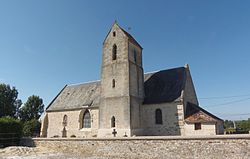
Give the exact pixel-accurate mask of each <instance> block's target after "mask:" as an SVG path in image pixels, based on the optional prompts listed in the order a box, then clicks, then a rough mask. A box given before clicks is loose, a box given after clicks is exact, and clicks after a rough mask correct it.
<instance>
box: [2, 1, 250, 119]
mask: <svg viewBox="0 0 250 159" xmlns="http://www.w3.org/2000/svg"><path fill="white" fill-rule="evenodd" d="M249 7H250V1H247V0H242V1H240V2H239V1H236V0H220V1H218V0H210V1H200V0H189V1H186V0H177V1H168V0H162V1H161V0H157V1H146V0H138V1H133V0H126V1H125V0H113V1H111V0H105V1H94V0H89V1H87V0H86V1H84V0H81V1H80V0H73V1H69V0H53V1H49V0H44V1H37V0H33V1H31V0H22V1H19V0H11V1H10V0H1V1H0V61H1V62H0V83H6V84H10V85H11V86H15V87H16V88H17V89H18V91H19V98H20V99H22V101H23V102H25V101H26V100H27V98H28V96H30V95H33V94H35V95H39V96H40V97H41V98H43V100H44V103H45V105H48V104H49V102H50V101H51V100H52V99H53V98H54V97H55V96H56V95H57V93H58V92H59V91H60V90H61V89H62V88H63V87H64V85H65V84H71V83H81V82H87V81H92V80H98V79H100V67H101V57H102V56H101V54H102V42H103V40H104V38H105V36H106V34H107V32H108V31H109V29H110V27H111V25H112V24H113V22H114V21H115V20H117V21H118V23H119V25H120V26H122V27H123V28H124V29H125V30H128V28H129V27H130V28H131V30H129V32H130V33H131V34H132V35H133V36H134V37H135V38H136V39H137V41H138V42H139V43H140V44H141V45H142V47H143V48H144V49H143V65H144V71H145V72H149V71H155V70H161V69H168V68H173V67H179V66H184V64H186V63H188V64H189V65H190V69H191V74H192V77H193V81H194V84H195V87H196V93H197V95H198V98H199V101H200V105H201V106H202V107H203V108H205V109H207V110H208V111H210V112H212V113H214V114H216V115H218V116H219V117H221V118H223V119H247V118H249V117H250V66H249V64H250V18H249V17H250V10H249Z"/></svg>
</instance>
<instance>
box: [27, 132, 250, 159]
mask: <svg viewBox="0 0 250 159" xmlns="http://www.w3.org/2000/svg"><path fill="white" fill-rule="evenodd" d="M32 141H33V142H32ZM32 141H31V140H29V139H27V138H26V139H24V140H23V144H26V145H28V146H32V145H33V146H34V145H35V146H37V147H46V148H48V149H50V150H53V151H54V152H58V153H65V154H75V155H79V156H81V157H91V158H92V157H93V158H143V159H147V158H157V159H159V158H162V159H167V158H175V159H176V158H177V159H183V158H190V159H191V158H192V159H193V158H199V159H201V158H213V159H222V158H234V159H237V158H239V159H244V158H245V159H248V158H250V135H222V136H200V137H174V136H171V137H131V138H108V139H107V138H105V139H101V138H93V139H79V138H64V139H62V138H57V139H55V138H33V140H32Z"/></svg>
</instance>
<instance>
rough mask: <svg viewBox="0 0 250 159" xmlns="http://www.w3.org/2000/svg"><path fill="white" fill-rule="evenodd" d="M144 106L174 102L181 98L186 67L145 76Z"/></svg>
mask: <svg viewBox="0 0 250 159" xmlns="http://www.w3.org/2000/svg"><path fill="white" fill-rule="evenodd" d="M144 79H145V80H144V91H145V98H144V104H156V103H165V102H173V101H175V100H178V99H179V98H180V97H181V92H182V90H183V89H184V87H185V81H186V71H185V68H184V67H179V68H173V69H169V70H163V71H159V72H155V73H150V74H145V77H144Z"/></svg>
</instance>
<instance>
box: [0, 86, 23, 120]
mask: <svg viewBox="0 0 250 159" xmlns="http://www.w3.org/2000/svg"><path fill="white" fill-rule="evenodd" d="M17 96H18V91H17V90H16V88H15V87H12V88H11V87H10V85H6V84H0V117H4V116H11V117H14V118H17V117H18V114H19V108H20V107H21V105H22V101H21V100H20V99H17Z"/></svg>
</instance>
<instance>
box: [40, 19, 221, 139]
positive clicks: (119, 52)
mask: <svg viewBox="0 0 250 159" xmlns="http://www.w3.org/2000/svg"><path fill="white" fill-rule="evenodd" d="M223 131H224V130H223V120H221V119H220V118H218V117H216V116H215V115H213V114H211V113H209V112H208V111H206V110H204V109H203V108H201V107H200V106H199V103H198V99H197V96H196V93H195V88H194V84H193V80H192V77H191V74H190V69H189V66H188V65H185V66H183V67H178V68H172V69H164V70H161V71H157V72H151V73H144V71H143V64H142V47H141V45H140V44H139V43H138V42H137V41H136V40H135V39H134V38H133V37H132V36H131V35H130V34H129V33H128V32H126V31H125V30H124V29H123V28H121V27H120V26H119V25H118V24H117V22H115V23H114V24H113V26H112V27H111V29H110V31H109V32H108V34H107V36H106V38H105V40H104V42H103V52H102V66H101V79H100V80H99V81H93V82H86V83H82V84H72V85H66V86H65V87H64V88H63V89H62V90H61V91H60V92H59V93H58V95H57V96H56V97H55V98H54V99H53V100H52V101H51V103H50V104H49V105H48V107H47V109H46V112H45V116H44V119H43V121H42V127H41V137H48V138H51V137H79V138H91V137H100V138H105V137H133V136H171V135H179V136H191V135H217V134H223Z"/></svg>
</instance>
